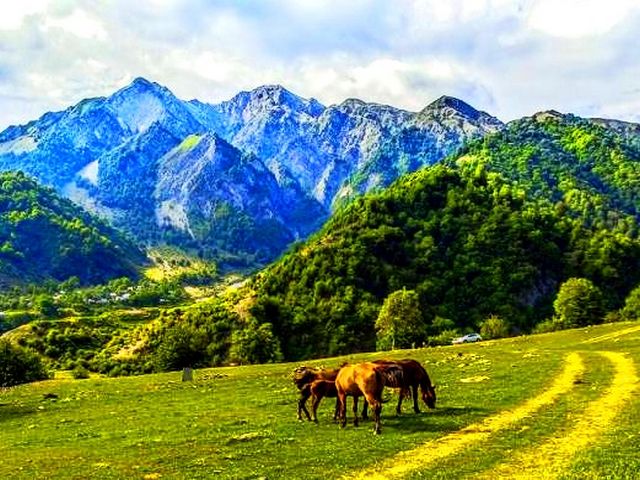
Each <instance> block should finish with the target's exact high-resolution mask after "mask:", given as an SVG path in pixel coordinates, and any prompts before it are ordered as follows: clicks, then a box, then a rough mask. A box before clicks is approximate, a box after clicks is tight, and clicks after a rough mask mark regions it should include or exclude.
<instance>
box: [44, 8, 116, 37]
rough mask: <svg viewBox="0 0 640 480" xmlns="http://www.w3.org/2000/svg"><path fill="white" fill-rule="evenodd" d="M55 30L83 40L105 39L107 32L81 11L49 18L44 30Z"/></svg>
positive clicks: (93, 18)
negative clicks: (57, 29)
mask: <svg viewBox="0 0 640 480" xmlns="http://www.w3.org/2000/svg"><path fill="white" fill-rule="evenodd" d="M55 28H59V29H61V30H63V31H64V32H67V33H70V34H72V35H75V36H77V37H80V38H83V39H91V38H93V39H99V40H106V39H107V32H106V30H105V28H104V26H103V25H102V22H100V21H99V20H98V19H97V18H95V17H93V16H91V15H89V14H88V13H87V12H86V11H84V10H81V9H77V10H74V11H73V12H72V13H71V14H70V15H66V16H64V17H59V18H50V19H48V20H47V21H46V22H45V24H44V29H45V30H48V29H55Z"/></svg>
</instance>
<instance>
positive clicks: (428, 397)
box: [420, 384, 436, 408]
mask: <svg viewBox="0 0 640 480" xmlns="http://www.w3.org/2000/svg"><path fill="white" fill-rule="evenodd" d="M420 391H421V392H422V401H423V402H424V403H425V405H426V406H427V407H429V408H436V386H435V385H431V384H427V385H426V386H421V388H420Z"/></svg>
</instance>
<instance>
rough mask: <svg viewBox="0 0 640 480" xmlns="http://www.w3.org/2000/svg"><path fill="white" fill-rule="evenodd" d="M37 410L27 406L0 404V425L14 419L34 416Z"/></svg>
mask: <svg viewBox="0 0 640 480" xmlns="http://www.w3.org/2000/svg"><path fill="white" fill-rule="evenodd" d="M35 413H37V410H36V408H35V407H33V406H29V405H14V404H12V403H2V402H0V423H2V422H5V421H7V422H8V421H10V420H13V419H15V418H20V417H26V416H29V415H34V414H35Z"/></svg>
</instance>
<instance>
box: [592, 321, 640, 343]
mask: <svg viewBox="0 0 640 480" xmlns="http://www.w3.org/2000/svg"><path fill="white" fill-rule="evenodd" d="M637 332H640V325H636V326H634V327H630V328H625V329H624V330H618V331H617V332H613V333H608V334H606V335H600V336H599V337H593V338H590V339H589V340H585V341H584V342H582V343H583V344H591V343H601V342H606V341H608V340H615V339H617V338H619V337H622V336H623V335H629V334H630V333H637Z"/></svg>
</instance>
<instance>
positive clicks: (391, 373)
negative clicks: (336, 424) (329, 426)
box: [335, 362, 403, 434]
mask: <svg viewBox="0 0 640 480" xmlns="http://www.w3.org/2000/svg"><path fill="white" fill-rule="evenodd" d="M402 383H403V379H402V368H401V367H399V366H398V365H382V364H375V363H371V362H365V363H359V364H355V365H344V366H343V367H342V368H341V369H340V371H339V372H338V376H337V377H336V381H335V384H336V390H337V392H338V401H339V402H340V425H341V426H342V427H344V426H346V424H347V395H351V396H352V397H353V416H354V418H353V425H354V426H358V397H360V396H364V397H365V400H366V402H367V403H368V404H369V405H370V406H371V409H372V410H373V418H374V420H375V428H374V433H376V434H379V433H380V412H381V411H382V390H383V389H384V387H385V385H387V386H390V387H394V388H399V387H401V386H402Z"/></svg>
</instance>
